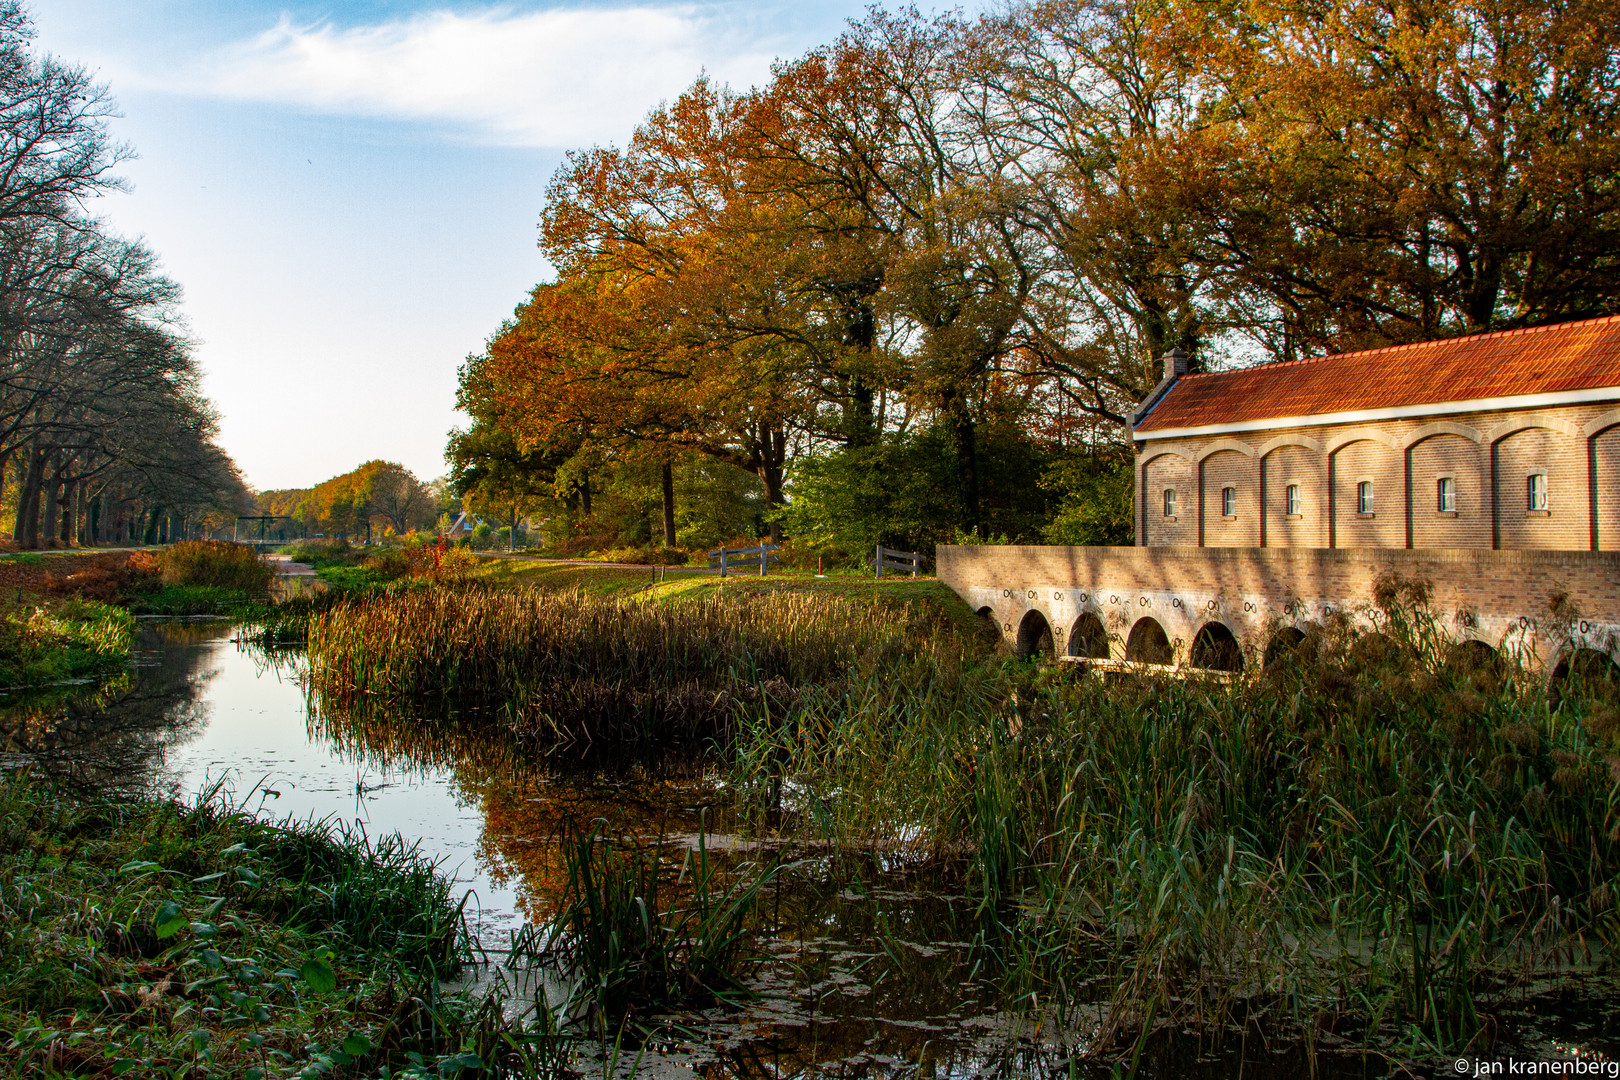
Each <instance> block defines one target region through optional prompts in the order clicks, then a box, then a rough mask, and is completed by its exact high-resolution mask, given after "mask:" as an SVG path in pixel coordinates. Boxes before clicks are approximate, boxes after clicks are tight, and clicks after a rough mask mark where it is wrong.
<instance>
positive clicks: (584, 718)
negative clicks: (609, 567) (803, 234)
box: [309, 585, 937, 751]
mask: <svg viewBox="0 0 1620 1080" xmlns="http://www.w3.org/2000/svg"><path fill="white" fill-rule="evenodd" d="M936 628H937V627H936V625H935V616H934V615H933V614H931V613H930V612H929V611H927V610H926V609H918V608H907V607H902V606H899V605H889V604H883V603H878V602H872V601H865V602H863V601H859V600H854V599H839V598H825V597H812V596H805V595H801V594H795V593H789V592H778V593H768V594H759V595H732V594H728V593H713V594H709V595H705V596H701V597H694V598H691V599H685V600H682V601H681V602H679V603H670V604H659V603H655V602H649V601H646V600H641V599H633V598H632V599H620V598H613V597H603V596H593V595H589V594H587V593H584V592H580V591H573V592H566V593H561V594H556V593H541V592H536V591H530V590H498V589H493V588H488V587H482V586H477V585H461V586H448V587H441V588H433V589H405V588H398V587H396V588H393V589H390V590H388V591H386V592H384V593H380V594H374V595H368V596H361V597H355V598H350V599H346V600H341V601H339V602H337V603H336V604H335V605H334V606H332V607H331V608H330V609H328V610H325V611H316V612H312V613H311V615H310V618H309V658H310V670H311V678H312V682H313V684H314V685H315V687H316V688H317V689H318V691H319V692H320V694H321V696H322V699H323V701H325V702H326V703H327V704H328V705H329V706H332V707H337V708H340V709H360V710H367V709H385V710H397V709H400V708H405V709H408V710H409V711H410V712H412V713H413V714H414V715H422V714H423V713H424V712H439V713H446V714H448V713H459V714H463V715H465V714H468V713H470V712H474V711H482V712H483V713H485V714H487V715H494V716H498V717H499V719H500V720H501V722H502V723H503V724H505V725H506V726H508V727H510V728H512V729H514V730H517V731H520V732H523V733H526V734H529V735H531V736H534V737H536V738H539V739H541V740H543V741H544V742H546V743H547V744H549V745H551V746H554V747H562V748H570V749H572V750H575V751H585V750H587V749H589V748H596V749H598V750H600V749H604V748H611V747H617V746H625V745H635V744H642V745H647V746H654V747H659V748H667V747H672V746H676V745H700V744H702V743H704V742H706V741H708V740H712V739H716V738H719V737H722V736H723V735H724V734H725V732H727V731H728V730H729V729H730V727H731V724H732V721H733V719H734V717H735V716H737V715H739V714H740V713H761V714H766V715H770V714H774V713H779V712H780V711H781V710H782V709H783V708H784V707H785V705H786V702H788V701H789V700H790V699H791V698H793V697H794V696H795V695H796V694H797V693H799V692H800V688H803V687H812V686H821V685H828V684H834V683H840V682H842V681H843V680H844V679H845V678H847V677H848V676H849V675H850V674H851V673H852V672H855V671H857V670H879V669H882V668H884V667H885V666H886V665H887V664H889V663H891V662H893V661H895V660H897V659H898V658H899V657H901V656H903V655H904V654H905V653H907V652H908V651H911V650H912V649H914V648H916V647H918V644H919V643H920V642H926V641H928V640H930V639H931V638H933V637H934V636H936V635H935V634H934V633H933V631H934V630H935V629H936Z"/></svg>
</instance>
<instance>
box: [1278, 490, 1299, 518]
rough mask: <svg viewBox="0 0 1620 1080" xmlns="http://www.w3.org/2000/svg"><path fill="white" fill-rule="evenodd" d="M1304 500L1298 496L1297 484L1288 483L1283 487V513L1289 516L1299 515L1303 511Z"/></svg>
mask: <svg viewBox="0 0 1620 1080" xmlns="http://www.w3.org/2000/svg"><path fill="white" fill-rule="evenodd" d="M1303 505H1304V501H1303V500H1302V499H1301V498H1300V493H1299V485H1298V484H1289V485H1288V486H1287V487H1285V488H1284V489H1283V513H1284V514H1287V515H1288V516H1289V517H1300V516H1302V515H1303V513H1304V511H1303V510H1302V509H1301V507H1303Z"/></svg>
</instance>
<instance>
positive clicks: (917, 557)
mask: <svg viewBox="0 0 1620 1080" xmlns="http://www.w3.org/2000/svg"><path fill="white" fill-rule="evenodd" d="M920 562H922V552H920V551H917V552H913V553H912V556H911V576H912V577H916V576H917V564H918V563H920Z"/></svg>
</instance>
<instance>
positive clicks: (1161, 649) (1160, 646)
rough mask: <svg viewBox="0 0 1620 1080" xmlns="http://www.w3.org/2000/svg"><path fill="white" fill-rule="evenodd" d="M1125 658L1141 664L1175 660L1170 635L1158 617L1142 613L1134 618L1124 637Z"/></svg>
mask: <svg viewBox="0 0 1620 1080" xmlns="http://www.w3.org/2000/svg"><path fill="white" fill-rule="evenodd" d="M1125 659H1127V660H1134V661H1136V662H1137V663H1141V664H1171V663H1174V662H1175V659H1176V653H1175V649H1174V648H1173V647H1172V646H1171V644H1170V635H1169V634H1166V633H1165V632H1164V627H1162V626H1160V625H1159V620H1158V619H1155V618H1154V617H1153V616H1151V615H1144V616H1142V617H1141V618H1140V619H1137V620H1136V625H1134V626H1132V627H1131V633H1130V636H1129V637H1128V638H1126V639H1125Z"/></svg>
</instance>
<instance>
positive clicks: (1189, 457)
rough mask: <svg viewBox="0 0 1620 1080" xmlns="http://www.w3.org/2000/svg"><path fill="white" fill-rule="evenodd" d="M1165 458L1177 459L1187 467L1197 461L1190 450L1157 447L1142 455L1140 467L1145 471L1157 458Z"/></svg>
mask: <svg viewBox="0 0 1620 1080" xmlns="http://www.w3.org/2000/svg"><path fill="white" fill-rule="evenodd" d="M1165 456H1171V457H1178V458H1180V459H1181V460H1183V461H1185V462H1186V463H1187V464H1189V465H1192V464H1196V463H1197V461H1198V458H1197V456H1196V455H1194V453H1193V452H1192V451H1191V450H1187V449H1184V448H1182V447H1180V446H1159V447H1155V448H1154V449H1153V450H1151V451H1148V452H1145V453H1143V455H1142V467H1143V468H1144V469H1145V468H1147V467H1148V466H1149V465H1151V464H1153V463H1154V462H1155V461H1157V460H1158V459H1159V458H1162V457H1165Z"/></svg>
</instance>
